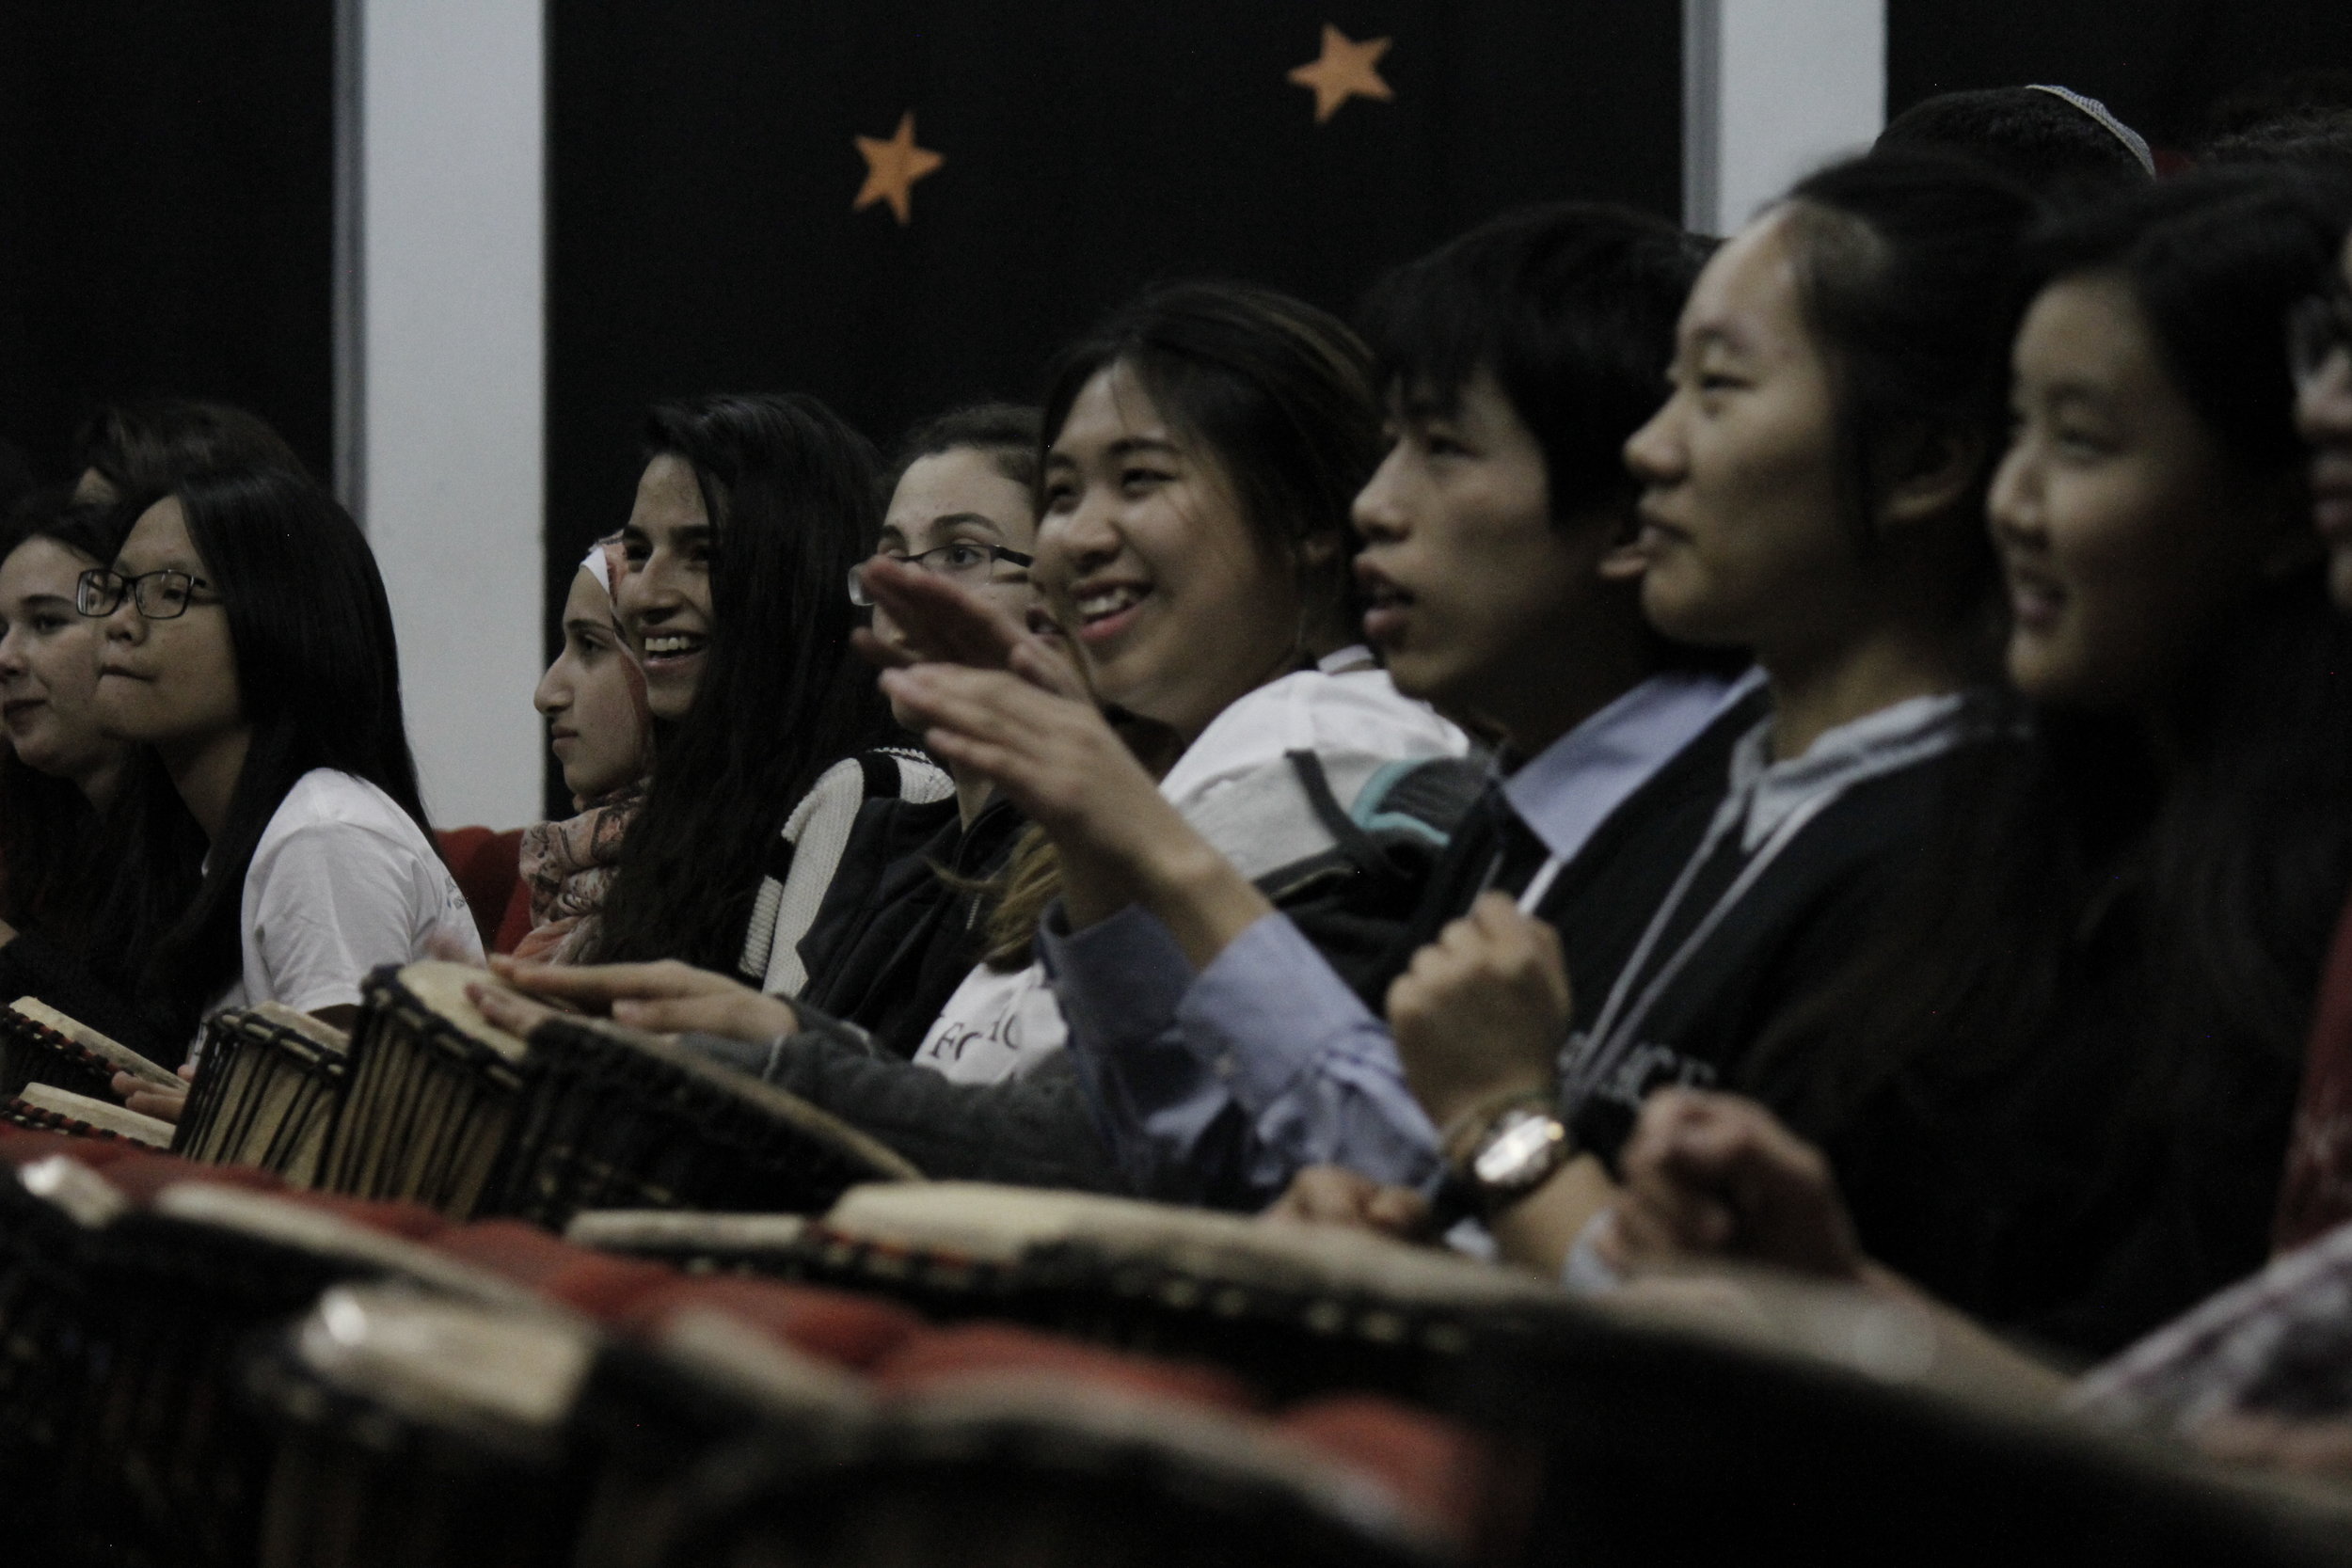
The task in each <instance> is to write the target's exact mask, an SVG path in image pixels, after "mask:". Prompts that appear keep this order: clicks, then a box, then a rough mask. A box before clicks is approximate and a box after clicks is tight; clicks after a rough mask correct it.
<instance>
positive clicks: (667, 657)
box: [645, 631, 710, 664]
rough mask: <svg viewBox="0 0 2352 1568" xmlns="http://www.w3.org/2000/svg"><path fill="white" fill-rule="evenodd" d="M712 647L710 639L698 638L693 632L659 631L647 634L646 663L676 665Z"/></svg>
mask: <svg viewBox="0 0 2352 1568" xmlns="http://www.w3.org/2000/svg"><path fill="white" fill-rule="evenodd" d="M709 645H710V639H708V638H707V637H698V636H696V635H695V634H694V633H692V632H691V631H657V632H647V633H646V634H645V662H646V663H648V664H659V663H663V662H671V663H675V662H677V661H679V660H682V659H689V658H691V657H694V656H695V655H696V654H699V653H701V652H702V651H703V650H704V649H705V648H707V647H708V646H709Z"/></svg>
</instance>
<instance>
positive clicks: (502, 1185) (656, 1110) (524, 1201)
mask: <svg viewBox="0 0 2352 1568" xmlns="http://www.w3.org/2000/svg"><path fill="white" fill-rule="evenodd" d="M523 1075H524V1081H525V1086H524V1088H523V1091H522V1094H521V1097H520V1101H519V1102H518V1108H517V1111H516V1117H515V1119H514V1123H513V1129H512V1132H511V1134H510V1136H509V1138H508V1140H507V1145H506V1148H505V1150H504V1152H503V1153H502V1155H501V1158H500V1160H499V1162H498V1166H497V1170H496V1172H495V1174H494V1175H493V1177H492V1179H491V1180H489V1181H488V1183H487V1184H486V1188H485V1195H484V1197H483V1201H482V1204H481V1207H480V1211H479V1212H482V1213H485V1214H499V1215H509V1216H513V1217H516V1218H519V1219H527V1220H532V1221H534V1222H536V1223H538V1224H541V1225H546V1226H550V1227H559V1228H560V1227H562V1226H563V1225H564V1223H565V1222H566V1221H568V1220H569V1219H570V1218H571V1217H572V1215H573V1214H575V1213H577V1212H579V1211H580V1210H582V1209H592V1208H614V1207H622V1208H630V1209H681V1208H702V1209H758V1210H771V1211H779V1212H815V1211H818V1210H822V1209H824V1208H825V1207H827V1206H828V1205H830V1204H831V1203H833V1202H834V1199H836V1198H837V1197H839V1196H841V1194H842V1193H843V1192H844V1191H845V1190H847V1189H848V1188H850V1187H851V1186H853V1185H855V1184H857V1183H860V1182H892V1181H912V1180H919V1179H920V1177H921V1173H920V1172H919V1171H917V1170H916V1169H915V1168H914V1166H913V1165H911V1164H908V1163H907V1162H906V1161H904V1160H902V1159H900V1158H899V1157H898V1155H897V1154H895V1153H893V1152H891V1150H890V1149H888V1148H885V1147H883V1146H882V1144H880V1143H878V1142H877V1141H875V1140H874V1139H873V1138H870V1137H868V1136H866V1134H865V1133H863V1132H858V1131H857V1130H856V1129H855V1128H852V1127H850V1125H849V1124H848V1123H846V1122H843V1121H841V1120H839V1119H838V1118H836V1117H832V1116H830V1115H828V1114H826V1113H825V1112H823V1111H820V1110H818V1108H817V1107H815V1106H813V1105H810V1104H809V1103H808V1102H807V1101H803V1100H801V1099H799V1098H798V1097H797V1096H794V1095H790V1094H787V1093H786V1092H784V1091H783V1090H781V1089H778V1088H774V1087H771V1085H766V1084H763V1083H761V1082H759V1081H758V1080H757V1079H755V1078H752V1077H749V1076H748V1075H746V1074H743V1073H740V1072H737V1071H735V1070H733V1069H729V1068H724V1067H720V1066H718V1065H716V1064H714V1063H711V1062H707V1061H706V1060H704V1059H703V1058H702V1057H700V1056H698V1055H697V1054H695V1053H693V1052H691V1051H690V1050H687V1049H686V1048H684V1047H681V1046H679V1045H677V1044H675V1043H674V1042H672V1041H670V1040H666V1039H662V1038H660V1037H656V1036H652V1035H645V1034H640V1033H638V1032H636V1031H634V1030H628V1029H622V1028H619V1027H617V1026H615V1025H612V1024H610V1023H605V1022H599V1021H596V1020H592V1019H573V1018H559V1019H552V1020H549V1021H548V1022H545V1023H543V1024H541V1025H540V1026H539V1027H538V1028H537V1029H535V1030H534V1031H532V1037H531V1052H530V1056H529V1059H528V1061H527V1062H526V1063H525V1064H524V1069H523Z"/></svg>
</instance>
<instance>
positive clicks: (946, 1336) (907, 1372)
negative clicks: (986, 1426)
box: [872, 1323, 1258, 1410]
mask: <svg viewBox="0 0 2352 1568" xmlns="http://www.w3.org/2000/svg"><path fill="white" fill-rule="evenodd" d="M872 1370H873V1374H874V1381H875V1382H876V1383H877V1384H879V1385H880V1386H882V1388H884V1389H886V1390H888V1391H890V1392H893V1393H916V1392H925V1391H929V1390H930V1389H932V1388H935V1387H937V1386H940V1385H942V1384H946V1383H951V1382H954V1381H956V1380H958V1379H961V1378H966V1377H977V1376H985V1375H988V1374H991V1373H997V1372H1040V1373H1044V1374H1046V1375H1049V1376H1052V1377H1056V1378H1068V1379H1070V1380H1072V1381H1073V1382H1078V1383H1090V1384H1094V1385H1096V1386H1100V1387H1104V1388H1110V1389H1114V1390H1117V1391H1120V1392H1122V1393H1129V1394H1140V1395H1143V1396H1146V1397H1148V1398H1153V1399H1168V1400H1179V1401H1183V1402H1186V1403H1190V1404H1203V1405H1209V1406H1211V1407H1213V1408H1216V1409H1219V1410H1250V1409H1254V1408H1255V1407H1256V1405H1257V1403H1258V1401H1257V1398H1256V1397H1255V1395H1253V1394H1252V1393H1251V1391H1250V1388H1249V1386H1248V1384H1246V1383H1244V1382H1243V1381H1242V1380H1241V1379H1240V1378H1237V1377H1235V1376H1234V1375H1233V1374H1232V1373H1231V1372H1228V1371H1225V1370H1221V1369H1218V1368H1216V1367H1205V1366H1200V1365H1199V1364H1197V1363H1192V1362H1179V1361H1160V1360H1154V1359H1152V1358H1151V1357H1149V1356H1142V1355H1129V1354H1123V1353H1121V1352H1119V1351H1112V1350H1104V1349H1102V1348H1100V1347H1098V1346H1094V1345H1089V1344H1082V1343H1080V1342H1079V1341H1077V1340H1075V1339H1064V1338H1057V1337H1055V1336H1054V1335H1051V1334H1041V1333H1039V1332H1037V1331H1036V1330H1034V1329H1026V1328H1016V1327H1014V1326H1012V1325H1011V1324H1009V1323H966V1324H963V1325H961V1326H959V1327H955V1328H943V1329H939V1330H936V1331H934V1332H932V1333H930V1334H924V1335H920V1336H918V1337H916V1338H914V1339H912V1340H909V1341H908V1342H907V1343H906V1344H904V1345H901V1346H900V1347H899V1348H898V1350H896V1351H893V1352H892V1353H891V1354H888V1355H885V1356H883V1357H882V1359H881V1360H880V1361H879V1362H877V1363H876V1364H875V1365H874V1367H873V1369H872Z"/></svg>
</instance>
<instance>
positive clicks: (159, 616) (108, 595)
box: [73, 566, 213, 621]
mask: <svg viewBox="0 0 2352 1568" xmlns="http://www.w3.org/2000/svg"><path fill="white" fill-rule="evenodd" d="M150 584H157V585H160V586H161V588H162V589H163V598H162V600H161V603H160V606H150V605H149V603H148V600H149V599H150V598H151V597H153V596H154V594H153V592H152V590H151V588H150V587H149V585H150ZM212 586H213V585H212V584H211V583H209V582H207V581H206V580H205V579H204V578H200V577H198V576H197V575H196V574H195V573H193V572H183V571H181V570H180V569H179V568H178V567H176V566H167V567H165V568H164V569H163V570H162V571H160V572H142V573H140V574H139V575H138V576H137V577H135V578H126V577H124V576H123V575H122V574H121V573H120V572H117V571H112V570H110V569H108V568H107V567H104V566H93V567H91V568H90V569H89V570H88V571H87V572H84V573H83V574H82V575H81V576H80V577H78V578H74V579H73V609H74V612H75V613H76V614H79V615H86V616H87V617H89V618H90V619H91V620H93V621H95V620H101V619H103V618H104V617H105V616H108V615H112V614H113V613H114V612H115V611H116V610H120V609H121V608H122V601H123V600H124V599H125V598H126V597H127V598H129V599H130V601H131V604H132V606H133V608H135V609H136V610H138V612H139V613H140V614H141V615H142V616H144V617H146V618H147V619H148V620H150V621H177V620H178V619H180V617H181V616H183V615H185V614H186V613H187V612H188V607H189V606H190V605H192V604H194V603H196V602H197V600H196V591H197V590H198V589H199V588H201V589H204V590H205V591H207V592H210V591H211V589H212ZM175 598H176V599H177V600H178V603H176V604H175V603H173V602H172V601H173V600H174V599H175Z"/></svg>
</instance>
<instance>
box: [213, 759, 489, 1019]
mask: <svg viewBox="0 0 2352 1568" xmlns="http://www.w3.org/2000/svg"><path fill="white" fill-rule="evenodd" d="M240 928H241V932H242V935H243V937H244V942H245V972H244V974H241V975H240V976H239V977H238V980H237V983H236V984H235V985H233V986H231V987H230V988H229V990H228V992H227V993H226V994H225V995H223V996H222V997H221V998H220V999H219V1000H218V1001H217V1002H215V1004H214V1007H215V1009H217V1008H220V1007H244V1006H252V1005H253V1004H254V1003H257V1002H277V1003H281V1004H283V1005H284V1006H289V1007H293V1008H295V1009H296V1010H298V1011H301V1012H306V1013H308V1012H316V1011H317V1010H318V1009H319V1008H321V1007H335V1006H353V1005H356V1004H357V1003H358V1000H359V983H360V982H361V981H362V980H364V979H365V978H366V977H367V974H368V972H369V971H370V970H372V969H374V968H376V967H377V966H379V965H382V964H405V963H414V962H416V961H417V960H418V959H420V958H429V957H435V956H437V955H436V954H435V953H434V952H433V951H432V950H431V948H430V947H429V946H428V943H429V942H430V940H431V939H432V938H434V937H440V938H442V939H443V942H442V944H441V946H442V953H443V954H446V956H449V957H452V958H472V959H473V960H475V961H476V962H479V961H480V960H481V958H482V934H481V932H480V931H479V930H477V929H476V928H475V927H474V923H473V911H471V910H470V909H469V908H468V907H467V904H466V895H464V894H463V893H461V892H459V891H458V888H457V879H455V878H454V877H452V876H451V875H450V874H449V867H448V866H446V865H443V864H442V863H441V858H440V856H438V855H437V854H436V853H434V850H433V846H432V844H431V843H430V842H429V841H428V840H427V839H426V838H425V836H424V833H423V832H422V830H421V829H420V828H418V826H417V824H416V823H415V821H413V820H412V819H411V818H410V817H409V816H408V814H407V813H406V812H405V811H403V810H401V809H400V807H399V806H398V805H397V804H395V803H394V802H393V800H392V798H391V797H390V796H389V795H387V794H385V793H384V792H383V791H382V790H380V789H378V788H376V787H375V785H373V784H370V783H368V782H367V781H366V780H365V779H361V778H357V777H355V776H353V775H352V774H349V773H342V772H337V771H336V770H335V769H333V768H312V769H311V770H310V772H308V773H305V774H304V775H302V777H301V778H299V779H297V780H295V781H294V787H293V788H292V789H290V790H288V791H286V798H285V799H284V800H281V801H279V802H278V810H277V813H276V814H275V815H274V816H271V817H270V819H269V826H268V827H266V828H264V829H262V839H261V842H260V843H259V844H257V845H255V846H254V848H253V863H252V865H251V866H250V867H248V868H247V870H246V874H245V899H244V904H243V907H242V919H241V921H240Z"/></svg>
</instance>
